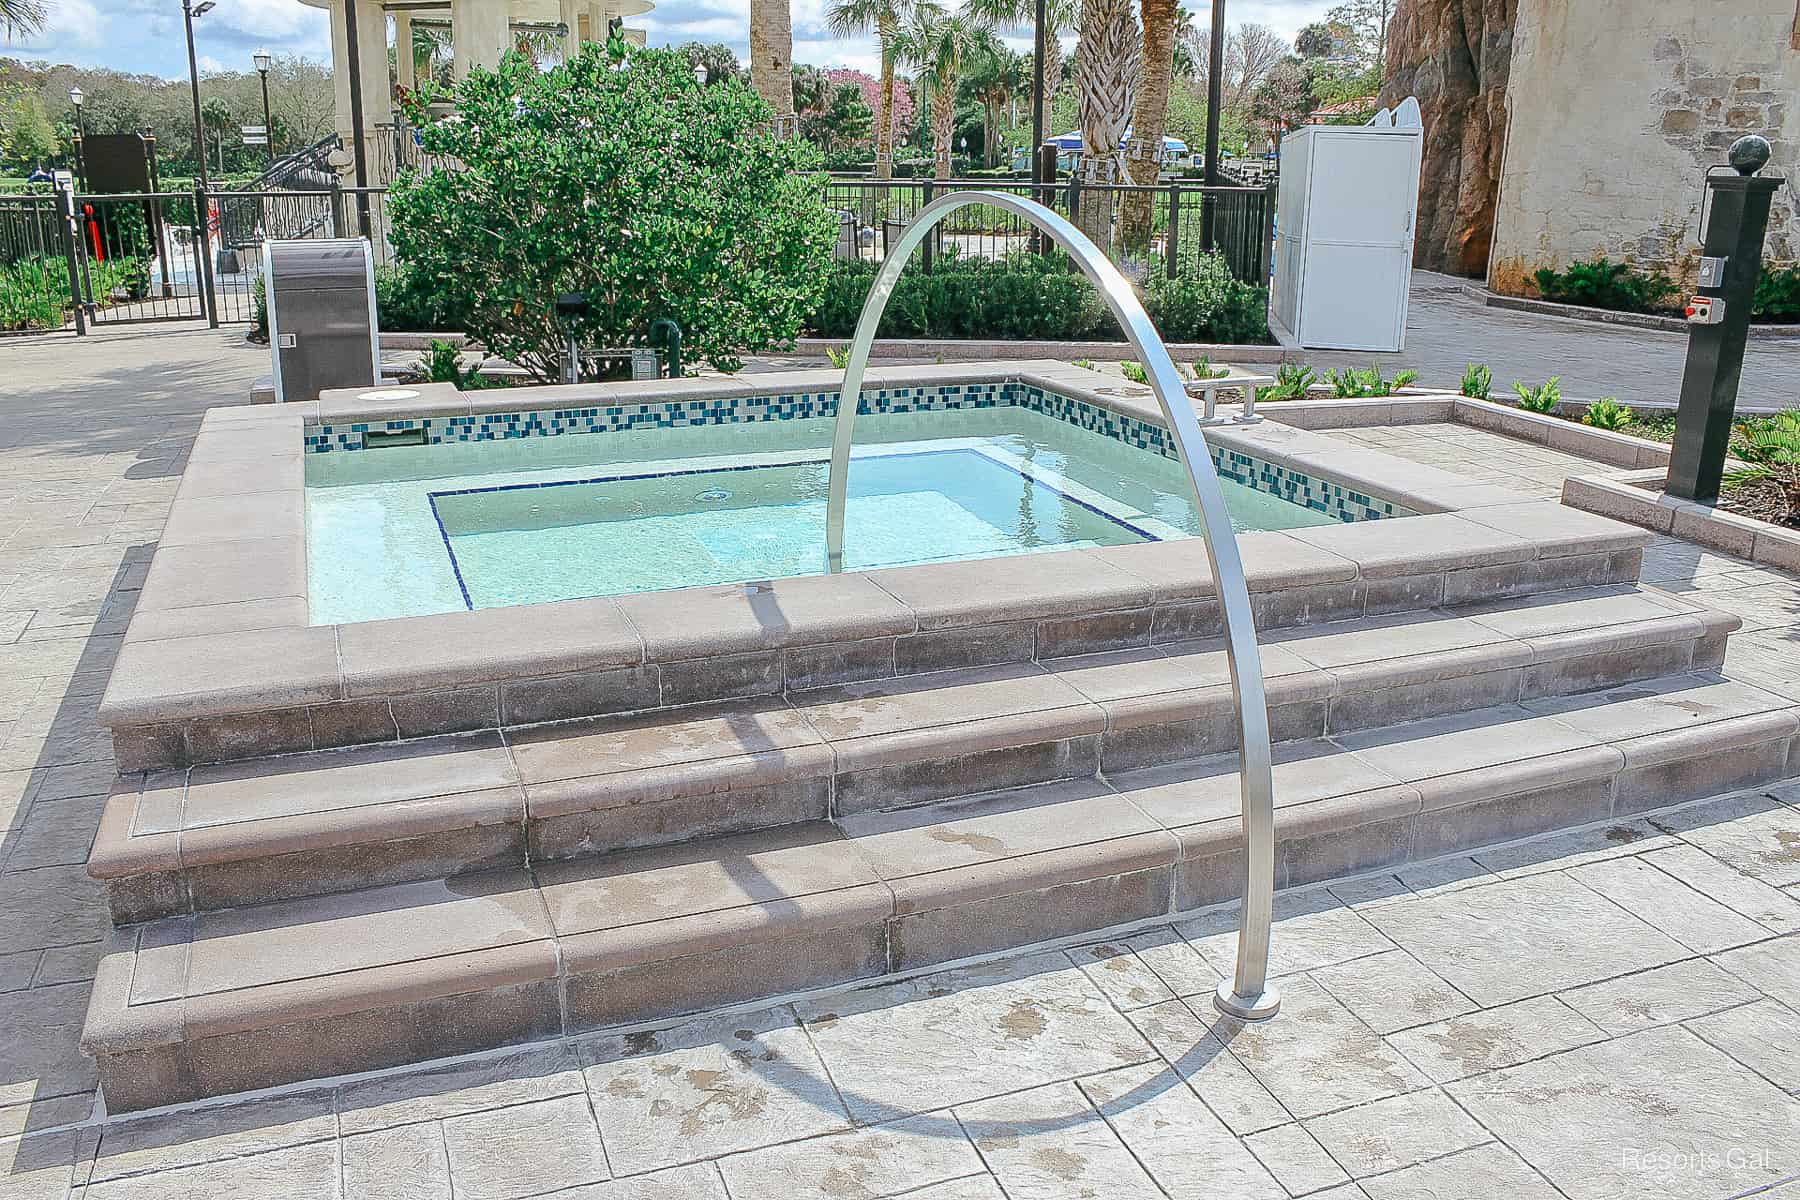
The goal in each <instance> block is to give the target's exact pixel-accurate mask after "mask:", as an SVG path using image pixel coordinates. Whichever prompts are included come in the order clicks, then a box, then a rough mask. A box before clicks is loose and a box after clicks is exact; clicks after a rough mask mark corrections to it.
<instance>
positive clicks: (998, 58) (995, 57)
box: [968, 38, 1029, 167]
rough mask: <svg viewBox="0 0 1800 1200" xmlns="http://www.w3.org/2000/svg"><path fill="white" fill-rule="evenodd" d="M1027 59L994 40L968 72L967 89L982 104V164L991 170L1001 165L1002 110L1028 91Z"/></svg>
mask: <svg viewBox="0 0 1800 1200" xmlns="http://www.w3.org/2000/svg"><path fill="white" fill-rule="evenodd" d="M1028 79H1029V76H1028V75H1027V74H1026V59H1025V56H1024V55H1022V54H1015V53H1014V52H1013V51H1011V50H1009V49H1007V48H1006V46H1004V45H1002V44H1001V43H1000V41H999V39H997V38H996V39H994V41H993V44H992V45H991V47H990V48H989V49H988V50H987V51H986V52H985V53H982V54H980V55H978V56H977V57H976V59H975V62H974V63H973V64H972V65H971V67H970V69H969V78H968V88H969V91H970V93H971V94H973V95H974V97H975V99H976V100H977V101H979V102H980V104H981V161H982V163H983V165H985V166H989V167H992V166H994V165H996V164H997V163H999V161H1000V140H1001V139H1000V136H999V134H1000V120H1001V116H1000V114H1001V110H1002V109H1004V108H1005V107H1006V104H1007V102H1008V101H1010V100H1011V99H1012V98H1013V97H1014V96H1015V95H1017V94H1018V93H1019V92H1021V91H1024V90H1025V89H1026V87H1027V80H1028Z"/></svg>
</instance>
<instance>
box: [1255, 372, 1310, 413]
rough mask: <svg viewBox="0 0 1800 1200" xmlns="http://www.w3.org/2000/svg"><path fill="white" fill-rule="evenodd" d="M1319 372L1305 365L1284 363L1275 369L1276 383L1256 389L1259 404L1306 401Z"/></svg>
mask: <svg viewBox="0 0 1800 1200" xmlns="http://www.w3.org/2000/svg"><path fill="white" fill-rule="evenodd" d="M1318 378H1319V375H1318V372H1317V371H1314V370H1313V369H1312V368H1311V367H1309V366H1306V365H1305V364H1304V363H1282V364H1281V365H1280V366H1278V367H1276V368H1275V382H1274V383H1271V384H1267V385H1265V386H1263V387H1259V388H1257V389H1256V400H1257V403H1259V404H1260V403H1261V402H1263V401H1264V400H1304V399H1306V397H1307V396H1308V395H1310V394H1311V392H1312V385H1313V383H1314V382H1315V381H1317V379H1318Z"/></svg>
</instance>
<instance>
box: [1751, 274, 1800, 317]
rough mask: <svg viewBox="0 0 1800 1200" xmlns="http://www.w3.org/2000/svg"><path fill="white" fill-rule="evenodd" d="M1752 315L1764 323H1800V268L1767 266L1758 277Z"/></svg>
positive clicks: (1752, 303)
mask: <svg viewBox="0 0 1800 1200" xmlns="http://www.w3.org/2000/svg"><path fill="white" fill-rule="evenodd" d="M1750 315H1751V316H1752V317H1755V318H1760V319H1762V320H1764V321H1800V266H1793V267H1787V268H1784V269H1779V270H1778V269H1776V268H1774V267H1767V266H1765V267H1764V268H1763V269H1762V273H1761V274H1760V275H1758V276H1757V277H1756V296H1755V298H1754V299H1753V300H1752V301H1751V303H1750Z"/></svg>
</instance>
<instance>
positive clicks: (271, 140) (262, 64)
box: [250, 50, 275, 166]
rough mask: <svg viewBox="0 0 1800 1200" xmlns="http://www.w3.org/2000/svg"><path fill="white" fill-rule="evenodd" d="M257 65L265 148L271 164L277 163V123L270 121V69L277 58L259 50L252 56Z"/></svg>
mask: <svg viewBox="0 0 1800 1200" xmlns="http://www.w3.org/2000/svg"><path fill="white" fill-rule="evenodd" d="M250 61H251V62H253V63H255V64H256V73H257V74H258V75H261V76H262V92H263V146H264V148H266V149H267V150H268V152H269V164H270V165H271V166H273V165H274V163H275V123H274V122H273V121H271V120H269V68H270V67H271V66H272V65H274V62H275V56H274V55H272V54H270V53H269V52H268V51H267V50H258V51H257V52H256V53H255V54H252V55H251V56H250Z"/></svg>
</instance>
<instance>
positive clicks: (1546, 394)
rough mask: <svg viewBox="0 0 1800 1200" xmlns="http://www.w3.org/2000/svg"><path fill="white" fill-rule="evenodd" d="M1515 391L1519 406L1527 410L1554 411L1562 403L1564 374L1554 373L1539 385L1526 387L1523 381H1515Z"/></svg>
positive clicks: (1538, 411) (1536, 411) (1537, 411)
mask: <svg viewBox="0 0 1800 1200" xmlns="http://www.w3.org/2000/svg"><path fill="white" fill-rule="evenodd" d="M1513 391H1514V392H1516V393H1518V396H1519V407H1520V408H1522V409H1524V410H1525V411H1526V412H1534V413H1553V412H1555V411H1556V406H1557V405H1558V404H1561V403H1562V376H1561V375H1552V376H1551V377H1550V378H1549V379H1548V380H1546V381H1545V382H1544V383H1542V384H1539V385H1538V386H1537V387H1526V386H1525V384H1524V382H1523V381H1515V382H1514V383H1513Z"/></svg>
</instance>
